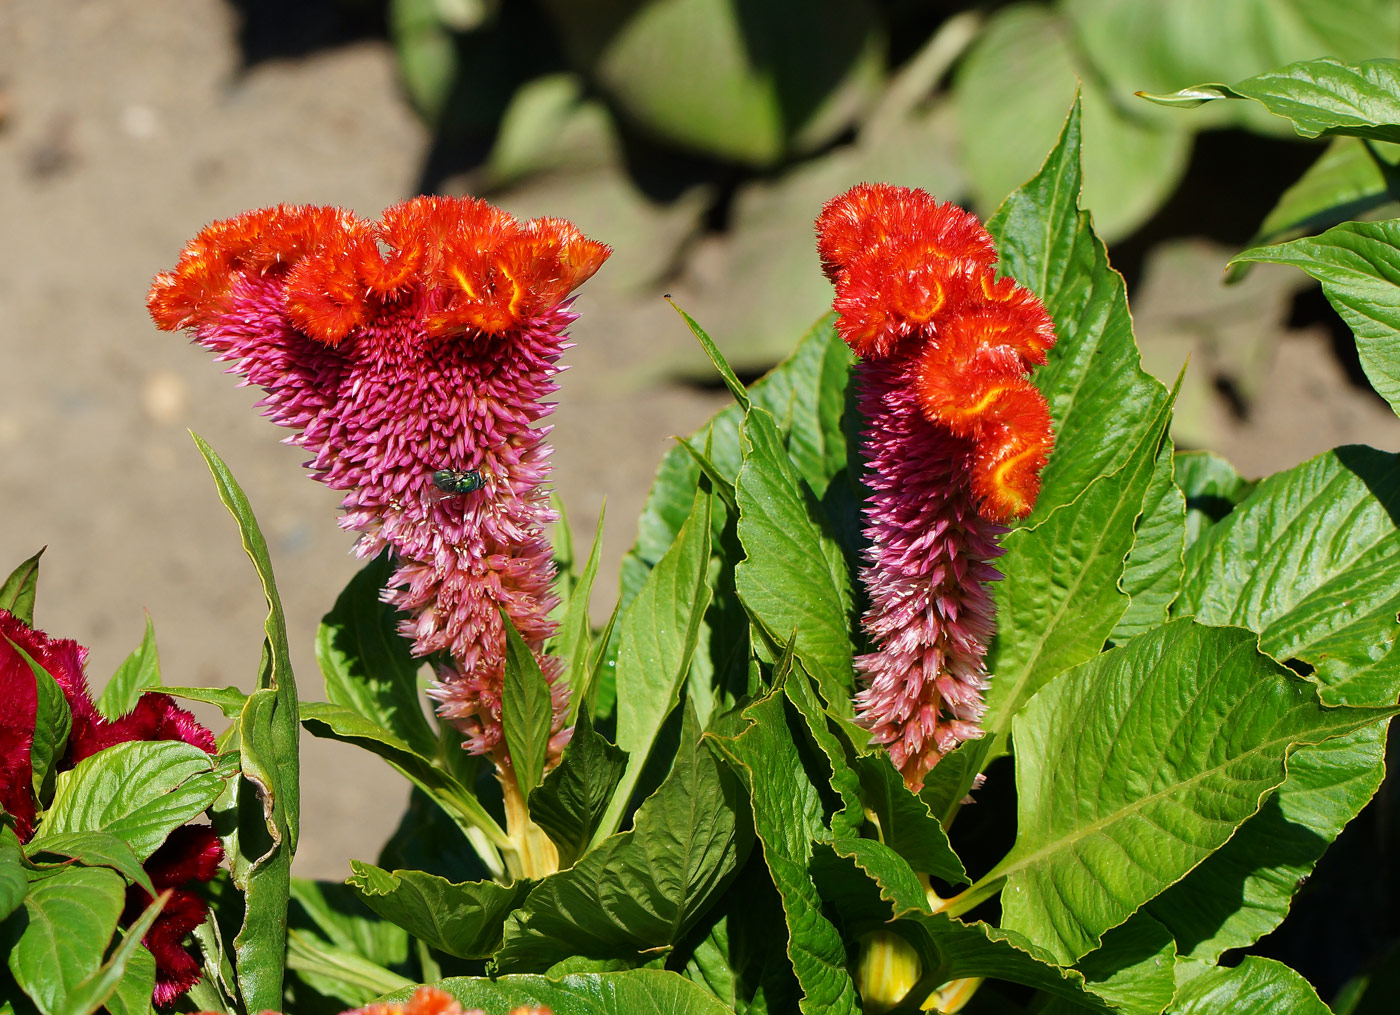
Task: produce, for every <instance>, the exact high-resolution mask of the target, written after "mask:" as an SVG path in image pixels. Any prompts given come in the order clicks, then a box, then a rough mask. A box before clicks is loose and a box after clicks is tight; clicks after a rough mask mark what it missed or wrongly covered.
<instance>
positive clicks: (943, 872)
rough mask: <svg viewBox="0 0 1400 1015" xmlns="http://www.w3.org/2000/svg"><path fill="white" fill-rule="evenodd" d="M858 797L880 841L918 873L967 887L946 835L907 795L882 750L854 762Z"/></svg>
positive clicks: (919, 803)
mask: <svg viewBox="0 0 1400 1015" xmlns="http://www.w3.org/2000/svg"><path fill="white" fill-rule="evenodd" d="M855 767H856V771H858V772H859V773H860V784H861V797H862V799H863V800H864V801H865V806H866V807H868V808H870V810H871V811H872V812H873V813H874V815H875V819H876V820H877V821H878V823H879V828H880V841H881V842H883V843H884V844H885V845H887V846H889V847H890V848H891V849H893V850H894V851H895V852H896V853H898V854H899V855H900V856H901V857H903V858H904V859H905V860H906V861H908V862H909V863H910V864H911V865H912V866H913V868H914V870H916V871H917V872H919V873H920V874H931V875H933V876H934V877H936V878H941V879H942V880H944V881H946V882H947V883H948V884H950V885H957V884H967V883H968V877H967V871H966V870H964V869H963V865H962V861H961V860H959V859H958V856H957V854H956V853H954V852H953V847H952V846H951V845H950V844H949V842H948V833H947V832H945V831H944V830H943V826H942V825H941V824H940V823H939V822H938V819H937V818H935V817H934V816H933V815H932V814H931V813H930V812H929V809H928V806H927V805H926V804H925V803H924V801H923V800H922V799H921V798H920V797H918V796H916V795H915V794H913V793H911V792H909V788H908V787H907V786H905V785H904V779H903V778H902V777H901V776H900V774H899V773H898V772H896V771H895V768H894V765H892V764H891V763H890V759H889V755H887V754H885V753H884V752H883V751H881V752H879V753H877V754H867V755H865V756H864V757H858V758H856V759H855Z"/></svg>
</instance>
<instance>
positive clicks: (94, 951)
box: [8, 867, 126, 1015]
mask: <svg viewBox="0 0 1400 1015" xmlns="http://www.w3.org/2000/svg"><path fill="white" fill-rule="evenodd" d="M125 901H126V885H125V884H124V882H123V881H122V879H121V877H120V876H119V875H118V874H117V873H116V872H115V871H111V870H107V869H106V868H105V867H72V868H69V869H67V870H64V871H60V872H59V873H57V874H54V875H53V876H52V877H46V878H41V879H39V880H37V881H35V882H33V883H32V884H31V885H30V886H29V894H28V895H27V896H25V899H24V911H25V914H26V915H27V916H28V923H27V924H26V925H25V926H24V930H23V933H22V934H20V936H19V940H18V941H15V942H13V945H12V947H11V948H10V953H9V957H8V964H9V969H10V973H11V974H12V975H13V976H14V978H15V982H16V983H17V984H19V986H20V987H21V988H22V989H23V990H24V992H25V993H26V994H28V995H29V996H30V998H32V999H33V1001H34V1003H35V1004H36V1005H37V1006H38V1007H39V1010H40V1011H41V1012H43V1013H44V1015H59V1013H60V1012H66V1011H67V1008H68V999H69V997H70V995H72V994H73V993H74V992H75V991H77V990H78V989H79V987H81V986H82V984H83V982H84V981H85V980H87V979H88V977H90V976H91V975H93V974H94V973H96V972H97V971H98V970H99V969H100V968H101V966H102V953H103V952H104V951H105V950H106V948H107V943H108V942H109V941H110V940H111V939H112V934H113V932H114V931H115V930H116V928H117V917H119V916H120V915H121V912H122V906H123V905H124V904H125ZM99 1003H101V1002H99Z"/></svg>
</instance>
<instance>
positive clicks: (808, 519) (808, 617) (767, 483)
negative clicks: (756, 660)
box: [734, 407, 855, 713]
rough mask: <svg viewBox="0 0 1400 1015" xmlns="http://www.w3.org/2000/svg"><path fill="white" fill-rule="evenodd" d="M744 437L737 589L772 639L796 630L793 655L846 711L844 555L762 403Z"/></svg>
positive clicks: (848, 661)
mask: <svg viewBox="0 0 1400 1015" xmlns="http://www.w3.org/2000/svg"><path fill="white" fill-rule="evenodd" d="M743 443H744V465H743V468H742V469H740V471H739V478H738V482H737V483H736V492H737V497H738V501H739V526H738V528H739V541H740V542H741V543H742V544H743V547H744V553H745V555H746V556H745V559H744V560H743V561H741V562H740V563H739V564H738V565H737V566H736V567H735V569H734V585H735V588H736V589H737V590H738V593H739V598H740V599H741V600H742V601H743V603H744V607H745V608H746V609H747V610H748V611H749V615H750V616H751V617H752V618H753V619H754V621H755V622H756V623H758V624H760V625H761V626H762V627H763V628H764V629H765V630H766V631H767V632H768V634H769V635H770V637H772V639H773V640H774V641H775V642H777V643H778V644H782V643H784V642H786V641H787V640H788V637H789V635H791V634H792V632H794V631H796V633H797V641H796V651H797V655H798V656H799V657H800V658H801V659H802V662H803V664H804V665H805V666H806V668H807V670H808V672H810V673H811V674H812V676H813V678H814V679H815V680H816V682H817V687H818V688H819V689H820V690H821V693H822V697H823V698H825V699H826V701H827V703H828V704H829V705H830V706H831V707H832V708H833V709H835V710H837V711H838V712H844V713H848V712H849V709H850V698H851V694H852V693H853V691H854V689H855V673H854V670H853V669H852V665H853V664H852V657H851V635H850V613H851V587H850V575H849V574H848V572H847V569H846V559H845V556H844V555H843V553H842V551H841V547H840V546H839V545H838V544H837V542H836V540H835V539H834V538H833V536H832V534H831V532H830V529H829V523H827V522H826V521H825V519H824V517H823V514H822V511H821V507H820V505H819V504H818V502H817V500H816V497H815V496H814V494H813V492H812V490H811V489H810V487H809V486H808V485H807V483H806V481H805V480H804V479H803V478H802V477H801V475H800V474H799V472H798V470H797V468H796V466H795V465H794V464H793V462H792V460H791V458H789V457H788V453H787V451H786V449H785V448H784V446H783V439H782V434H781V433H780V432H779V430H778V427H777V424H776V423H775V422H774V420H773V416H772V415H771V414H770V413H769V412H768V411H767V410H766V409H762V408H758V407H755V408H754V409H753V410H752V411H750V412H749V413H748V415H747V416H746V417H745V420H744V428H743Z"/></svg>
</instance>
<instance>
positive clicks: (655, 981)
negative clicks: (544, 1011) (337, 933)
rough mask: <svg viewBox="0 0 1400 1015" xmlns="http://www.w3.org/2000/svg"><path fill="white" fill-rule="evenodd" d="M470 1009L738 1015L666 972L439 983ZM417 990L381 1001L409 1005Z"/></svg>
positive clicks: (557, 1014) (571, 1014) (575, 1014)
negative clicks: (407, 1003) (526, 1008)
mask: <svg viewBox="0 0 1400 1015" xmlns="http://www.w3.org/2000/svg"><path fill="white" fill-rule="evenodd" d="M433 986H435V987H438V988H439V989H441V990H445V991H447V992H448V993H449V994H451V995H452V996H453V997H455V998H456V999H457V1000H458V1001H460V1002H461V1003H462V1005H463V1006H464V1007H467V1008H485V1009H486V1010H488V1011H490V1012H492V1013H493V1015H494V1013H495V1012H504V1011H507V1010H510V1009H514V1008H516V1007H520V1006H546V1007H548V1008H549V1009H550V1010H551V1011H553V1012H554V1015H732V1013H731V1012H730V1011H729V1009H728V1008H726V1007H724V1005H722V1004H720V1003H719V1001H717V1000H716V999H715V997H714V996H713V995H712V994H709V993H707V992H706V991H705V989H704V988H702V987H698V986H696V985H695V984H694V983H691V982H690V981H689V980H687V979H686V978H685V977H683V976H680V975H678V974H676V973H672V972H669V971H666V970H661V969H629V970H627V971H625V972H618V973H575V974H571V975H567V976H562V977H559V978H558V979H549V978H546V977H543V976H501V977H497V978H495V979H490V980H488V979H484V978H482V979H477V978H471V977H457V978H454V979H449V980H442V981H440V982H438V983H435V984H433ZM411 993H412V991H411V990H405V991H400V992H398V993H395V994H390V995H388V996H387V997H385V998H382V999H381V1000H385V1001H406V1000H408V997H409V995H410V994H411Z"/></svg>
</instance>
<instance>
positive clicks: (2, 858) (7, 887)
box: [0, 825, 29, 922]
mask: <svg viewBox="0 0 1400 1015" xmlns="http://www.w3.org/2000/svg"><path fill="white" fill-rule="evenodd" d="M23 857H24V853H23V852H22V851H21V850H20V846H19V836H17V835H15V830H14V829H13V828H11V827H10V826H9V825H0V922H3V921H4V919H5V917H7V916H9V915H10V914H11V913H13V912H14V911H15V910H16V909H18V908H19V904H20V903H21V902H23V901H24V895H25V893H26V892H28V891H29V879H28V877H26V876H25V872H24V863H23Z"/></svg>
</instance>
